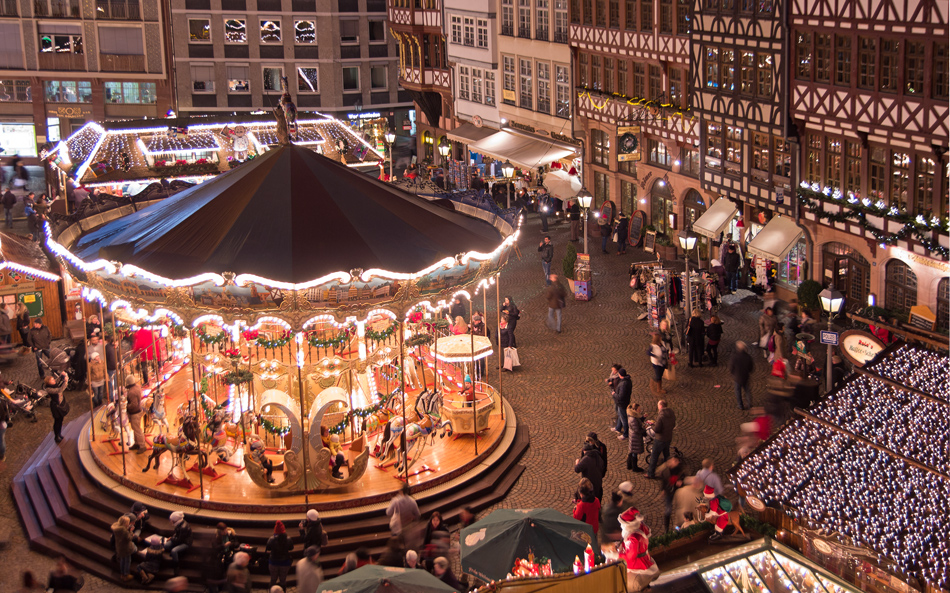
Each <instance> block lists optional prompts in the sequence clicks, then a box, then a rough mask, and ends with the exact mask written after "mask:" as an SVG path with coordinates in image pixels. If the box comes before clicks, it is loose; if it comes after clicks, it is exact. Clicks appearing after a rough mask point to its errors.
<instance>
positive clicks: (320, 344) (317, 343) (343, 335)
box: [307, 326, 353, 348]
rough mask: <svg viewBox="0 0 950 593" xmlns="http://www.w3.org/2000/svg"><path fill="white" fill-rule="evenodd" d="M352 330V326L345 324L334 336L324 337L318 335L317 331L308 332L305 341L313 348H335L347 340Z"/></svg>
mask: <svg viewBox="0 0 950 593" xmlns="http://www.w3.org/2000/svg"><path fill="white" fill-rule="evenodd" d="M352 331H353V330H352V328H351V327H349V326H347V327H345V328H343V331H341V332H340V333H339V334H337V336H336V337H333V338H326V339H324V338H320V337H318V336H317V332H308V336H307V343H308V344H310V345H311V346H313V347H314V348H336V347H337V346H342V345H343V344H345V343H346V342H347V341H349V339H350V333H351V332H352Z"/></svg>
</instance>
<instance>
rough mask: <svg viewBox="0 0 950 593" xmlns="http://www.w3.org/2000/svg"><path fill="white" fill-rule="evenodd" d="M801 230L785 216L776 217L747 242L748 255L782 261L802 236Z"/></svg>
mask: <svg viewBox="0 0 950 593" xmlns="http://www.w3.org/2000/svg"><path fill="white" fill-rule="evenodd" d="M802 233H803V231H802V229H801V227H799V226H798V225H797V224H795V221H794V220H792V219H791V218H789V217H787V216H776V217H775V218H773V219H772V220H770V221H769V223H768V224H767V225H765V228H763V229H762V230H761V231H759V234H758V235H756V236H755V238H753V239H752V241H750V242H749V246H748V249H749V253H751V254H753V255H761V256H762V257H764V258H766V259H770V260H772V261H782V260H783V259H785V256H786V255H788V252H789V251H791V250H792V247H793V246H794V245H795V243H796V242H797V241H798V240H799V239H800V238H801V236H802Z"/></svg>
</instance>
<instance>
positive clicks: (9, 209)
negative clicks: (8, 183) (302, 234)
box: [3, 187, 16, 229]
mask: <svg viewBox="0 0 950 593" xmlns="http://www.w3.org/2000/svg"><path fill="white" fill-rule="evenodd" d="M14 206H16V194H15V193H13V188H12V187H9V188H7V191H6V193H5V194H3V210H4V213H5V214H6V216H7V228H8V229H12V228H13V207H14Z"/></svg>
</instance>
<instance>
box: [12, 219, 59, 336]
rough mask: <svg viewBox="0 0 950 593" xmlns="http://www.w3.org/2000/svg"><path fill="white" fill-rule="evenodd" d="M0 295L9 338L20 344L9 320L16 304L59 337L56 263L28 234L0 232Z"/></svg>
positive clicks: (14, 327)
mask: <svg viewBox="0 0 950 593" xmlns="http://www.w3.org/2000/svg"><path fill="white" fill-rule="evenodd" d="M0 260H2V261H0V297H2V299H3V305H2V306H3V307H5V308H6V309H7V312H8V314H10V317H11V336H10V337H11V340H12V342H13V343H14V344H19V343H20V341H21V340H20V334H19V333H18V332H17V331H16V323H15V321H14V320H13V314H14V309H15V308H16V305H17V303H23V304H24V305H26V308H27V309H28V310H29V311H30V317H31V318H34V317H42V318H43V323H44V324H45V325H46V326H47V327H49V330H50V333H51V334H52V336H53V338H54V339H56V338H62V337H63V334H64V320H65V315H64V311H63V307H64V301H63V294H62V279H61V277H60V275H59V265H58V264H56V263H54V262H52V261H50V258H48V257H47V256H46V253H45V252H44V251H43V248H42V247H41V246H40V244H39V243H34V242H33V241H31V240H30V239H29V238H28V237H22V236H20V235H14V234H12V233H6V232H0Z"/></svg>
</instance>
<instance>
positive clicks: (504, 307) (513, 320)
mask: <svg viewBox="0 0 950 593" xmlns="http://www.w3.org/2000/svg"><path fill="white" fill-rule="evenodd" d="M501 314H502V315H507V316H508V332H509V333H510V334H511V347H512V348H517V347H518V340H517V339H515V330H516V329H517V328H518V320H519V319H521V311H519V310H518V306H517V305H516V304H515V300H514V299H513V298H511V297H510V296H506V297H505V300H504V301H503V302H502V303H501Z"/></svg>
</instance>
